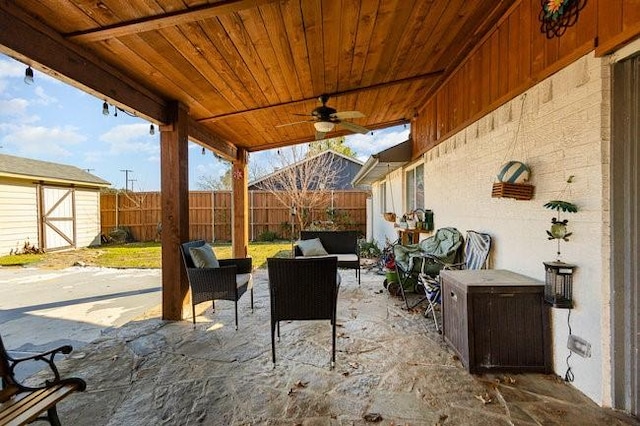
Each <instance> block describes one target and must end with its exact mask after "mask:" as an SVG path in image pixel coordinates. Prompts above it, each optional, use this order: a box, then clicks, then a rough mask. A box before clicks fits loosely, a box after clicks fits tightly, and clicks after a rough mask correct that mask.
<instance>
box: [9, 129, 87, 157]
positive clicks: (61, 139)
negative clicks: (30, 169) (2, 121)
mask: <svg viewBox="0 0 640 426" xmlns="http://www.w3.org/2000/svg"><path fill="white" fill-rule="evenodd" d="M2 130H4V131H6V132H7V134H6V135H5V136H4V137H3V138H2V142H3V143H5V144H6V145H7V146H12V147H13V148H14V149H15V152H16V153H17V154H19V155H27V156H34V155H35V156H42V155H43V154H46V156H47V157H68V156H70V155H71V152H70V151H69V150H68V147H70V146H73V145H76V144H79V143H81V142H84V141H85V140H86V139H87V138H86V137H85V136H84V135H82V134H80V133H78V129H77V128H75V127H72V126H65V127H44V126H29V125H14V126H2Z"/></svg>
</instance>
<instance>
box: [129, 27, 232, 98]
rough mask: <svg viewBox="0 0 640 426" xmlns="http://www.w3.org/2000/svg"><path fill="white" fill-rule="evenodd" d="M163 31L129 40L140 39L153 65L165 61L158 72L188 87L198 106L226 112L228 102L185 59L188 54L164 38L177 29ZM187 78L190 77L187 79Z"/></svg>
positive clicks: (132, 37)
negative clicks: (185, 54)
mask: <svg viewBox="0 0 640 426" xmlns="http://www.w3.org/2000/svg"><path fill="white" fill-rule="evenodd" d="M162 31H163V34H162V35H160V34H156V35H154V36H151V35H150V34H149V33H141V34H139V35H137V36H129V37H127V39H130V40H131V39H139V40H140V41H142V43H141V44H139V45H140V49H145V50H146V51H147V52H148V53H147V54H151V55H152V56H151V58H152V59H151V62H152V63H159V62H160V61H164V62H165V63H166V66H165V67H162V68H161V69H159V70H158V71H160V72H161V73H163V74H164V75H165V76H166V77H167V78H169V79H171V80H174V81H176V82H180V84H184V85H185V87H188V88H189V89H190V92H191V93H192V98H193V99H194V100H195V101H196V102H197V103H198V104H200V105H202V106H203V107H204V108H205V109H207V110H209V111H224V110H225V109H226V108H225V103H226V102H225V101H224V100H223V99H221V97H220V95H219V94H218V93H217V91H216V90H214V89H213V88H212V86H211V85H210V84H209V82H208V81H207V80H206V79H205V78H204V77H203V76H202V74H201V73H200V71H199V70H198V69H196V68H195V67H194V66H193V65H191V63H190V62H189V61H188V60H187V59H185V57H184V56H183V55H184V53H186V52H181V51H180V50H179V49H177V48H176V47H175V46H174V45H173V44H172V43H170V42H169V41H168V40H167V39H166V38H165V37H164V33H167V32H175V31H177V30H176V29H175V28H165V29H164V30H162ZM159 35H160V36H159ZM186 76H189V77H188V78H187V77H186ZM187 106H189V109H192V108H193V107H194V106H193V105H191V104H187Z"/></svg>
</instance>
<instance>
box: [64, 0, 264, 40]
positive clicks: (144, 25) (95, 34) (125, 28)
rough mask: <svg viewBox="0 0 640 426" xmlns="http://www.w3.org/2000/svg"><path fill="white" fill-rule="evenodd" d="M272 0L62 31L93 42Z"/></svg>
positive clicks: (231, 0) (225, 1)
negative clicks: (87, 28) (74, 31)
mask: <svg viewBox="0 0 640 426" xmlns="http://www.w3.org/2000/svg"><path fill="white" fill-rule="evenodd" d="M274 1H275V0H222V1H219V2H217V3H214V4H205V5H202V6H197V7H193V8H190V9H185V10H178V11H174V12H169V13H163V14H161V15H155V16H147V17H145V18H141V19H135V20H133V21H127V22H121V23H119V24H115V25H109V26H106V27H102V28H95V29H91V30H87V31H79V32H76V33H70V34H65V35H64V37H65V38H67V39H68V40H73V41H82V42H95V41H100V40H106V39H109V38H115V37H122V36H126V35H130V34H137V33H142V32H146V31H155V30H159V29H162V28H167V27H174V26H176V25H181V24H187V23H189V22H194V21H204V20H206V19H212V18H215V17H217V16H222V15H227V14H229V13H233V12H237V11H239V10H243V9H249V8H254V7H258V6H260V5H263V4H267V3H272V2H274Z"/></svg>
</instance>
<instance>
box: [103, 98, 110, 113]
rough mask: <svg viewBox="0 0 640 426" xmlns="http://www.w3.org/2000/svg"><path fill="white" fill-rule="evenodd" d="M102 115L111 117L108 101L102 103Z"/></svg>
mask: <svg viewBox="0 0 640 426" xmlns="http://www.w3.org/2000/svg"><path fill="white" fill-rule="evenodd" d="M102 115H109V104H108V103H107V101H104V102H103V103H102Z"/></svg>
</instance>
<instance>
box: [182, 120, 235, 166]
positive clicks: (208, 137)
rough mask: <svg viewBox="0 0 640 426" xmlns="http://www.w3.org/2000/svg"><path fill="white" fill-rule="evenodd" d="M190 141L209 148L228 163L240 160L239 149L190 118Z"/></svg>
mask: <svg viewBox="0 0 640 426" xmlns="http://www.w3.org/2000/svg"><path fill="white" fill-rule="evenodd" d="M189 139H191V140H193V141H194V142H197V143H199V144H200V145H203V146H205V147H207V148H211V149H212V150H214V151H215V152H216V153H217V154H219V155H220V156H221V157H223V158H224V159H225V160H228V161H234V160H235V159H236V158H238V148H237V147H236V146H235V145H233V144H232V143H230V142H227V141H226V140H224V139H222V138H220V137H218V136H217V135H216V134H214V133H212V132H211V131H209V130H208V129H207V128H205V127H204V126H203V125H202V124H200V123H198V122H197V121H195V120H194V119H193V118H191V117H190V118H189Z"/></svg>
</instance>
